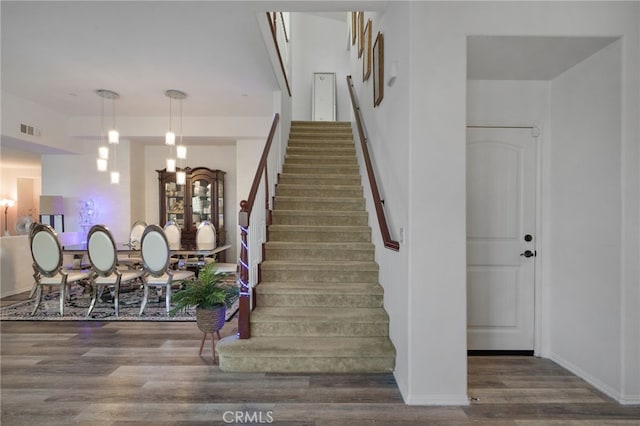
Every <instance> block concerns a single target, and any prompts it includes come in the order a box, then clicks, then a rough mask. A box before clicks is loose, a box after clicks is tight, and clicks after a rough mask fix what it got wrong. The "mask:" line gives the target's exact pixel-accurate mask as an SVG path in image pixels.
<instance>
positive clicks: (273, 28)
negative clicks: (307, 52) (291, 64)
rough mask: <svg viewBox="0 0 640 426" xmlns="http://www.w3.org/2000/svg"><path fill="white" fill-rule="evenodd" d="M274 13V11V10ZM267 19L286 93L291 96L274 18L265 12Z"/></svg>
mask: <svg viewBox="0 0 640 426" xmlns="http://www.w3.org/2000/svg"><path fill="white" fill-rule="evenodd" d="M274 13H275V12H274ZM267 20H268V21H269V28H271V36H272V37H273V44H274V46H275V47H276V53H277V54H278V61H279V62H280V69H281V70H282V75H283V76H284V84H285V85H286V86H287V93H289V96H291V88H290V87H289V77H288V76H287V70H286V69H285V67H284V61H283V60H282V54H281V53H280V45H279V44H278V35H277V34H276V20H273V21H272V20H271V15H270V13H269V12H267Z"/></svg>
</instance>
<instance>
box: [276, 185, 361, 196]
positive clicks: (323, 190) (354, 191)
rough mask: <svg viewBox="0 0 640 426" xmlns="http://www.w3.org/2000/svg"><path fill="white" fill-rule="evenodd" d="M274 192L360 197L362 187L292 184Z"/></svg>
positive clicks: (284, 194) (293, 194)
mask: <svg viewBox="0 0 640 426" xmlns="http://www.w3.org/2000/svg"><path fill="white" fill-rule="evenodd" d="M276 193H277V194H278V195H281V196H285V197H295V196H298V197H309V196H313V197H318V198H322V197H336V198H337V197H351V198H362V196H363V195H362V188H361V187H358V186H354V187H353V188H339V189H338V188H330V187H322V186H319V187H316V188H313V189H310V188H296V187H294V186H290V187H282V188H281V187H278V189H277V190H276Z"/></svg>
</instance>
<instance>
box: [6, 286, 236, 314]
mask: <svg viewBox="0 0 640 426" xmlns="http://www.w3.org/2000/svg"><path fill="white" fill-rule="evenodd" d="M44 291H45V294H44V295H43V297H42V303H41V304H40V307H38V311H37V312H36V314H35V315H34V316H31V311H33V307H34V306H35V297H34V298H32V299H29V300H24V301H20V302H16V303H14V304H13V305H9V306H5V307H3V308H0V321H8V320H16V321H20V320H22V321H38V320H44V321H195V318H196V314H195V309H190V310H188V311H186V312H184V313H181V314H178V315H174V316H170V315H167V311H166V308H165V296H164V293H163V294H161V295H158V294H157V293H156V292H155V291H154V289H151V290H150V292H149V301H148V302H147V306H146V307H145V309H144V314H143V315H142V316H138V314H139V313H140V305H141V303H142V297H143V290H142V288H141V286H140V285H134V286H131V287H123V288H121V289H120V298H119V299H120V304H119V309H120V313H119V316H117V317H116V316H115V311H114V308H113V299H112V297H111V295H110V294H109V292H108V291H106V290H105V291H104V294H103V295H102V298H101V299H102V300H100V299H99V300H98V302H97V303H96V306H95V308H94V309H93V312H91V316H89V317H87V311H88V310H89V305H90V304H91V294H90V290H89V288H88V287H82V286H74V287H72V289H71V292H70V293H71V294H70V298H69V300H68V301H67V303H66V304H65V307H64V316H60V301H59V300H60V299H59V295H58V292H57V291H52V292H50V293H49V292H47V290H46V288H45V290H44ZM174 291H175V290H174ZM238 305H239V301H238V300H236V301H235V302H234V303H233V305H232V306H231V307H230V308H227V314H226V320H227V321H229V320H231V319H232V318H233V316H234V315H235V314H236V312H237V311H238Z"/></svg>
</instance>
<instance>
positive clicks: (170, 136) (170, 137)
mask: <svg viewBox="0 0 640 426" xmlns="http://www.w3.org/2000/svg"><path fill="white" fill-rule="evenodd" d="M164 143H165V144H166V145H175V144H176V134H175V133H173V132H172V131H168V132H167V134H166V135H164Z"/></svg>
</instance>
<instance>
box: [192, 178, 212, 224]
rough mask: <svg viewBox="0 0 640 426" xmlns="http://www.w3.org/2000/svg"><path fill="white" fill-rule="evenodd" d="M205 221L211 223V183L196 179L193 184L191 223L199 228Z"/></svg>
mask: <svg viewBox="0 0 640 426" xmlns="http://www.w3.org/2000/svg"><path fill="white" fill-rule="evenodd" d="M205 220H208V221H211V183H210V182H209V181H208V180H205V179H194V180H193V181H192V182H191V223H192V224H193V227H194V228H197V227H198V225H200V222H202V221H205Z"/></svg>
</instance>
